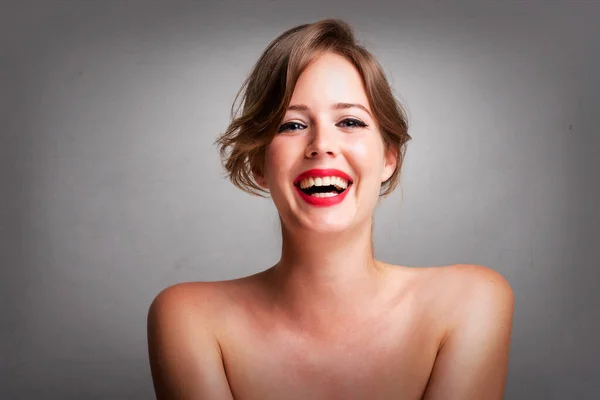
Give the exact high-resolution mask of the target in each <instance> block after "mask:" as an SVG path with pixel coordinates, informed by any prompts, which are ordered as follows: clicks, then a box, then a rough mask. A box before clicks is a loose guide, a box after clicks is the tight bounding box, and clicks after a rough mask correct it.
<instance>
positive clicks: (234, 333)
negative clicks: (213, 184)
mask: <svg viewBox="0 0 600 400" xmlns="http://www.w3.org/2000/svg"><path fill="white" fill-rule="evenodd" d="M239 95H242V97H241V98H242V99H243V104H242V106H238V108H237V111H234V112H233V115H232V122H231V124H230V126H229V128H228V129H227V130H226V132H225V133H224V134H223V135H222V136H221V137H220V138H219V139H218V144H219V146H220V150H221V155H222V156H223V160H224V166H225V168H226V170H227V171H228V173H229V178H230V179H231V181H232V182H233V183H234V184H235V185H237V186H238V187H240V188H241V189H243V190H246V191H248V192H250V193H253V194H258V195H264V194H266V193H268V194H270V196H271V198H272V200H273V203H274V205H275V207H276V208H277V211H278V213H279V217H280V220H281V232H282V251H281V258H280V260H279V262H278V263H277V264H275V265H274V266H271V267H269V268H267V269H265V270H264V271H262V272H260V273H257V274H254V275H252V276H248V277H242V278H239V279H234V280H229V281H219V282H190V283H183V284H178V285H175V286H171V287H169V288H166V289H165V290H163V291H162V292H161V293H159V294H158V296H157V297H156V298H155V300H154V301H153V303H152V305H151V306H150V310H149V314H148V344H149V354H150V362H151V368H152V376H153V380H154V387H155V391H156V394H157V397H158V398H159V399H174V398H177V399H233V398H235V399H238V400H239V399H261V400H264V399H397V398H403V399H420V398H426V399H501V398H502V395H503V391H504V384H505V377H506V369H507V364H508V350H509V341H510V331H511V326H512V314H513V296H512V291H511V289H510V287H509V286H508V284H507V282H506V281H505V280H504V279H503V278H502V277H501V276H500V275H499V274H498V273H496V272H494V271H493V270H492V269H489V268H486V267H482V266H477V265H447V266H440V267H427V268H411V267H405V266H398V265H391V264H386V263H383V262H381V261H378V260H376V259H375V258H374V256H373V245H372V226H373V225H372V224H373V214H374V211H375V207H376V205H377V202H378V201H379V199H380V198H381V197H385V196H386V195H387V194H389V193H390V192H391V191H392V190H393V189H394V188H395V187H396V185H397V184H398V181H399V175H400V167H401V165H402V161H403V157H404V152H405V147H406V143H407V142H408V141H409V139H410V136H409V134H408V125H407V122H406V118H405V116H404V113H403V111H402V109H401V107H400V106H399V104H398V102H397V101H396V100H395V99H394V97H393V95H392V90H391V88H390V86H389V84H388V82H387V80H386V78H385V75H384V73H383V70H382V68H381V66H380V65H379V64H378V63H377V62H376V61H375V60H374V58H373V57H372V56H371V55H370V53H369V52H367V51H366V50H365V49H364V48H363V47H362V46H360V45H359V44H358V43H357V42H356V40H355V38H354V34H353V33H352V30H351V28H350V27H349V26H348V25H347V24H346V23H344V22H342V21H339V20H323V21H319V22H316V23H314V24H307V25H302V26H299V27H296V28H293V29H290V30H289V31H287V32H284V33H283V34H282V35H281V36H279V37H278V38H276V39H275V40H274V41H273V42H272V43H271V44H270V45H269V46H268V47H267V49H266V50H265V52H264V53H263V54H262V56H261V57H260V59H259V60H258V62H257V64H256V66H255V67H254V69H253V71H252V73H251V74H250V76H249V78H248V79H247V81H246V82H245V84H244V86H243V88H242V91H241V92H240V94H239ZM239 95H238V98H239ZM236 100H237V99H236ZM234 108H235V106H234Z"/></svg>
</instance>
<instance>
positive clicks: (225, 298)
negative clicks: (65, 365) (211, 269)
mask: <svg viewBox="0 0 600 400" xmlns="http://www.w3.org/2000/svg"><path fill="white" fill-rule="evenodd" d="M255 281H256V279H255V276H249V277H244V278H239V279H233V280H224V281H214V282H184V283H178V284H175V285H172V286H169V287H167V288H165V289H163V290H161V291H160V292H159V293H158V294H157V295H156V296H155V298H154V299H153V300H152V302H151V304H150V307H149V310H148V322H149V323H150V322H153V321H162V320H169V321H170V322H173V323H175V322H180V323H185V322H192V321H193V322H194V325H195V326H201V327H204V328H205V329H206V328H209V327H212V328H215V329H216V327H217V323H218V322H223V318H224V317H225V316H226V315H224V314H223V312H222V311H223V310H224V309H228V310H229V312H228V313H227V315H232V314H233V313H234V311H235V309H236V307H237V306H239V305H240V304H242V303H243V302H244V300H245V299H247V298H248V297H249V296H250V295H251V294H252V293H251V292H252V288H253V287H254V286H256V284H255Z"/></svg>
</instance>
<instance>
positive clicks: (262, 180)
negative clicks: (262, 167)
mask: <svg viewBox="0 0 600 400" xmlns="http://www.w3.org/2000/svg"><path fill="white" fill-rule="evenodd" d="M252 177H253V178H254V181H255V182H256V183H257V184H258V185H259V186H260V187H262V188H263V189H268V188H269V187H268V186H267V180H266V179H265V177H264V176H263V175H262V174H261V173H260V172H258V171H257V170H256V169H252Z"/></svg>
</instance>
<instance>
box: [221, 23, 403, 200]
mask: <svg viewBox="0 0 600 400" xmlns="http://www.w3.org/2000/svg"><path fill="white" fill-rule="evenodd" d="M325 52H332V53H335V54H338V55H341V56H343V57H345V58H346V59H347V60H348V61H350V62H351V63H352V64H353V65H354V66H355V67H356V69H357V70H358V72H359V73H360V75H361V77H362V80H363V83H364V85H365V90H366V95H367V98H368V99H369V103H370V106H371V109H372V111H373V114H374V117H375V119H376V121H377V123H378V125H379V128H380V131H381V135H382V138H383V141H384V143H385V144H386V147H387V148H388V149H389V148H391V149H392V150H393V151H394V152H395V154H396V157H397V164H396V169H395V170H394V172H393V174H392V176H391V177H390V178H389V179H388V180H387V181H385V182H383V183H382V185H381V193H380V194H381V196H387V195H388V194H389V193H391V192H392V190H394V188H395V187H396V185H397V184H398V181H399V176H400V169H401V166H402V162H403V161H404V155H405V152H406V143H407V142H408V141H409V140H410V139H411V137H410V135H409V134H408V121H407V118H406V114H405V112H404V110H403V108H402V107H401V105H400V103H399V102H398V100H397V99H396V98H395V97H394V95H393V93H392V89H391V87H390V85H389V83H388V81H387V78H386V76H385V73H384V71H383V68H382V67H381V65H380V64H379V63H378V62H377V60H375V58H374V57H373V56H372V55H371V53H369V52H368V51H367V50H366V49H365V48H364V47H363V46H362V45H360V44H359V43H358V42H357V41H356V39H355V36H354V33H353V30H352V28H351V27H350V26H349V25H348V24H347V23H346V22H344V21H341V20H338V19H325V20H321V21H318V22H315V23H312V24H304V25H300V26H297V27H295V28H292V29H289V30H287V31H285V32H284V33H282V34H281V35H279V36H278V37H277V38H276V39H275V40H273V41H272V42H271V43H270V44H269V45H268V46H267V48H266V49H265V50H264V52H263V53H262V55H261V57H260V58H259V59H258V61H257V62H256V64H255V65H254V67H253V69H252V71H251V73H250V75H249V76H248V78H247V79H246V80H245V81H244V84H243V85H242V87H241V89H240V90H239V92H238V93H237V95H236V97H235V100H234V102H233V105H232V107H231V119H232V121H231V123H230V124H229V127H228V128H227V130H226V131H225V132H224V133H223V134H222V135H220V136H219V138H218V139H217V141H216V142H215V143H217V144H218V147H219V152H220V155H221V160H222V161H223V166H224V167H225V169H226V171H227V173H228V178H229V179H230V180H231V181H232V182H233V184H234V185H236V186H237V187H239V188H240V189H242V190H244V191H246V192H248V193H251V194H256V195H259V196H263V194H264V193H267V191H266V190H265V189H263V188H262V187H261V186H259V185H258V184H257V183H256V181H255V180H254V177H253V172H254V173H256V174H258V175H259V176H263V175H264V173H263V172H264V171H263V168H264V157H265V150H266V148H267V146H268V145H269V143H270V142H271V140H272V138H273V136H274V135H275V132H276V130H277V128H278V125H279V124H280V122H281V120H282V119H283V117H284V116H285V112H286V109H287V107H288V106H289V102H290V100H291V97H292V93H293V91H294V87H295V85H296V82H297V81H298V78H299V77H300V75H301V74H302V72H303V71H304V70H305V69H306V67H308V65H309V64H310V63H311V62H312V61H314V60H315V59H316V58H317V57H318V56H319V55H320V54H323V53H325ZM240 97H241V98H242V103H238V100H239V99H240ZM236 104H238V105H237V107H236ZM242 105H243V110H242V112H240V109H241V108H242Z"/></svg>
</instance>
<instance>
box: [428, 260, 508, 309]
mask: <svg viewBox="0 0 600 400" xmlns="http://www.w3.org/2000/svg"><path fill="white" fill-rule="evenodd" d="M418 269H419V270H422V272H420V273H419V275H420V277H419V278H418V279H417V281H419V282H421V284H422V286H423V287H424V288H428V289H431V290H432V291H434V292H436V293H438V294H442V295H444V297H445V300H451V299H456V300H460V301H461V302H465V301H466V300H475V299H482V298H484V297H487V298H489V299H490V300H496V301H499V302H509V303H510V302H512V301H513V292H512V289H511V287H510V284H509V283H508V281H507V280H506V279H505V278H504V277H503V276H502V275H501V274H500V273H499V272H497V271H495V270H493V269H492V268H489V267H485V266H482V265H475V264H455V265H444V266H440V267H428V268H418ZM446 296H448V297H446Z"/></svg>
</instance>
